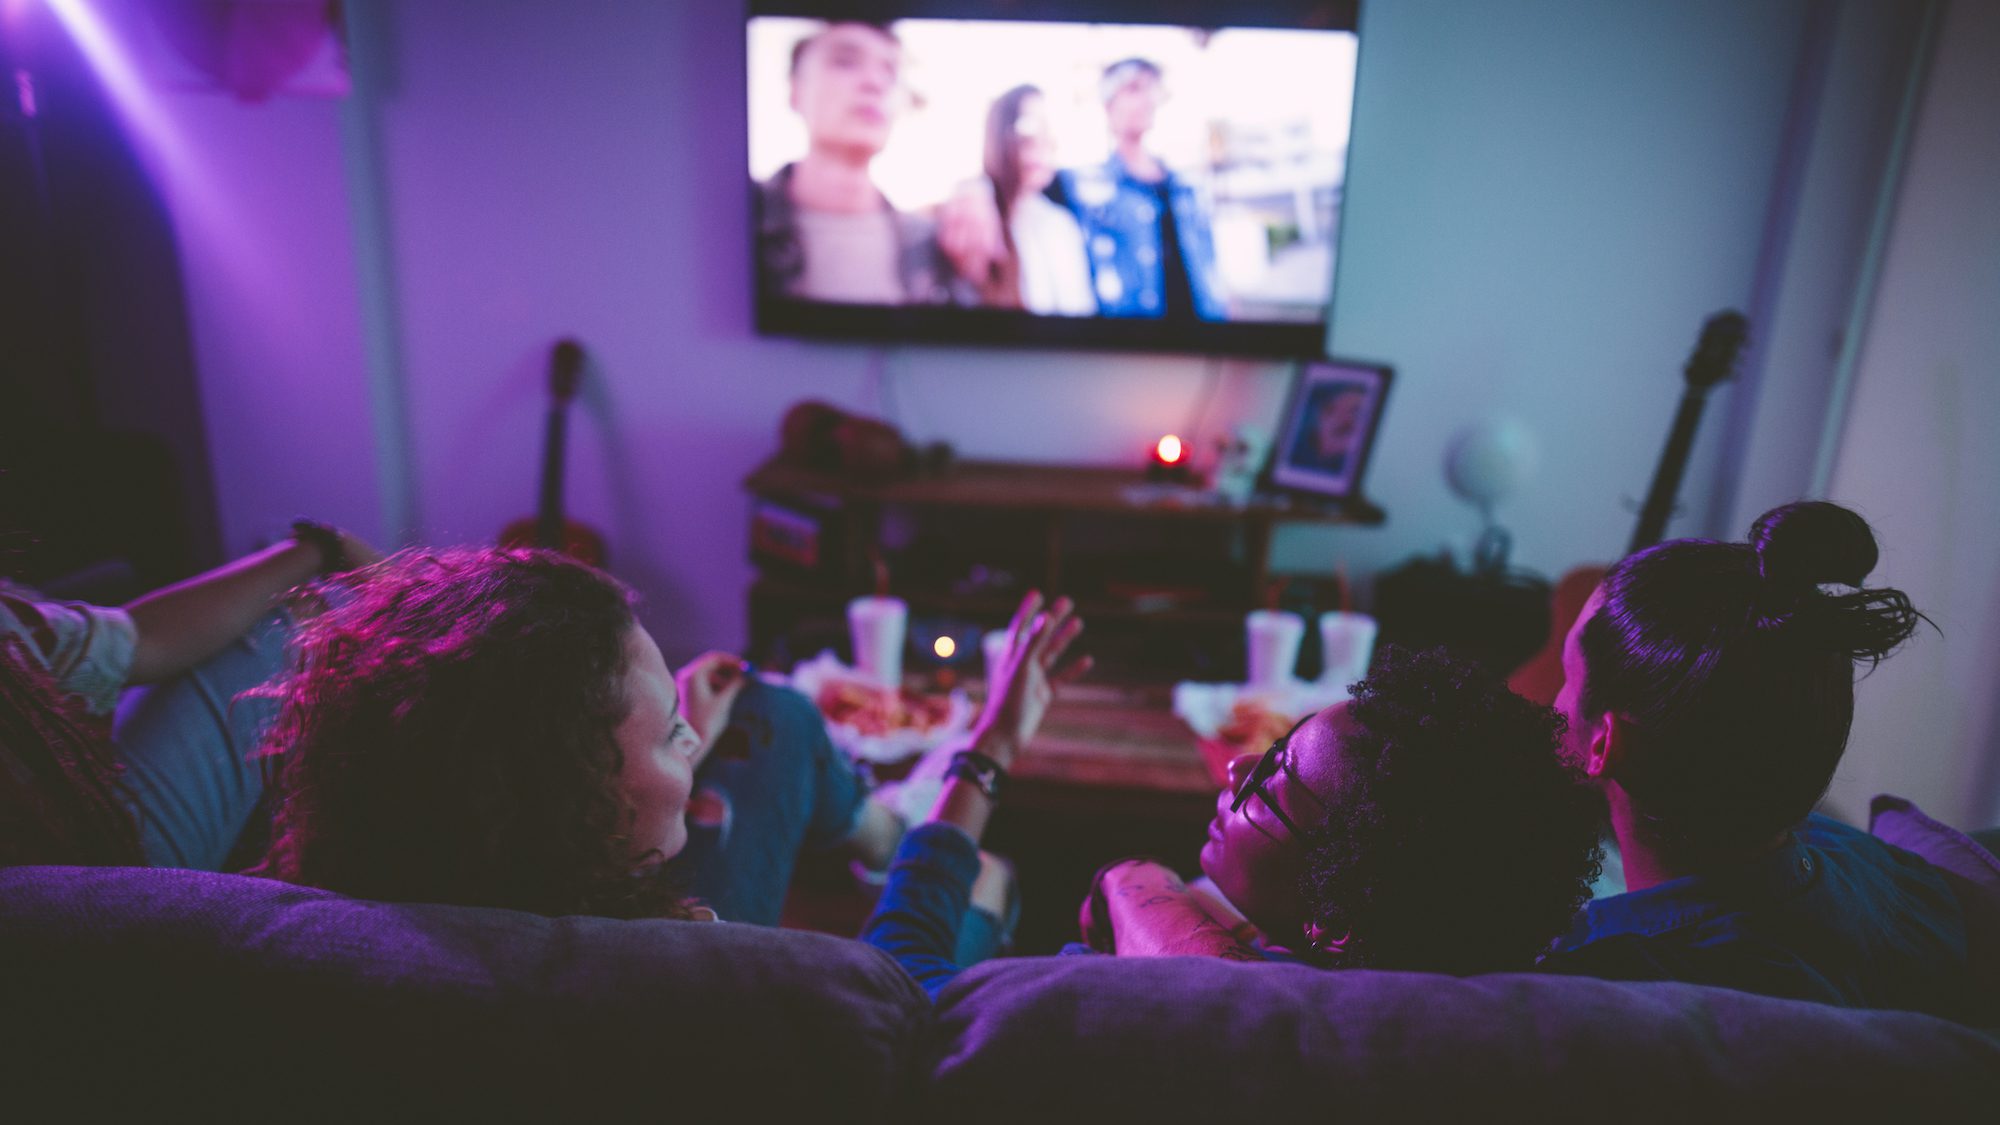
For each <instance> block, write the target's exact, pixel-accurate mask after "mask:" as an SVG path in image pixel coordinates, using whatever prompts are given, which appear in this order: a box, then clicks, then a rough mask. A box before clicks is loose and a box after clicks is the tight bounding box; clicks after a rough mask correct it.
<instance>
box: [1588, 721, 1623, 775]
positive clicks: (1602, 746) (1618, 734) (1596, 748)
mask: <svg viewBox="0 0 2000 1125" xmlns="http://www.w3.org/2000/svg"><path fill="white" fill-rule="evenodd" d="M1631 740H1632V724H1631V723H1630V722H1628V721H1627V720H1626V718H1625V716H1623V715H1620V714H1619V713H1618V712H1616V711H1606V712H1605V713H1604V714H1602V715H1599V716H1598V717H1597V718H1596V719H1595V720H1593V721H1592V722H1591V724H1590V738H1589V740H1588V742H1587V743H1586V745H1585V746H1584V751H1583V772H1584V773H1586V774H1588V775H1590V776H1591V777H1596V778H1615V777H1617V776H1618V772H1619V769H1620V767H1622V766H1623V765H1624V764H1625V750H1626V747H1627V746H1628V745H1629V744H1630V742H1631Z"/></svg>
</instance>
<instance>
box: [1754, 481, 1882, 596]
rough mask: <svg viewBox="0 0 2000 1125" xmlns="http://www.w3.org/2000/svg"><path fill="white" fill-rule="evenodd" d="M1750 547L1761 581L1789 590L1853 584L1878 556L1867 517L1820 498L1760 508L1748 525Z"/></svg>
mask: <svg viewBox="0 0 2000 1125" xmlns="http://www.w3.org/2000/svg"><path fill="white" fill-rule="evenodd" d="M1750 546H1751V548H1752V549H1753V550H1754V551H1756V553H1757V572H1758V574H1760V575H1761V576H1762V577H1763V579H1764V581H1766V582H1770V583H1773V584H1775V585H1780V586H1785V587H1790V588H1793V589H1805V588H1811V587H1816V586H1819V585H1821V584H1822V583H1828V582H1833V583H1839V584H1840V585H1843V586H1859V585H1861V582H1862V580H1863V579H1865V578H1867V577H1868V572H1869V571H1871V570H1874V569H1875V562H1876V560H1877V559H1878V558H1879V557H1880V556H1879V553H1878V552H1877V551H1876V549H1875V533H1874V532H1873V531H1871V530H1869V527H1868V521H1867V520H1864V519H1862V518H1861V517H1860V516H1858V515H1856V514H1854V513H1853V512H1851V511H1848V510H1847V509H1846V508H1843V507H1841V506H1840V505H1838V504H1829V503H1827V502H1825V501H1823V500H1802V501H1799V502H1798V503H1796V504H1786V505H1784V506H1783V507H1779V508H1773V509H1771V510H1770V511H1768V512H1765V513H1764V514H1763V515H1762V516H1761V517H1759V518H1758V520H1757V523H1756V525H1755V526H1753V527H1752V528H1751V529H1750Z"/></svg>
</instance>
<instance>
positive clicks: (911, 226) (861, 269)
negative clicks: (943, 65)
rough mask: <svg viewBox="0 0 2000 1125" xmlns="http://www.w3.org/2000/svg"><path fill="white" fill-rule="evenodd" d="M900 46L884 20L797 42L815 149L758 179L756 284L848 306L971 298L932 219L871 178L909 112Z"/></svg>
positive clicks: (797, 73) (798, 80)
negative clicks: (908, 209)
mask: <svg viewBox="0 0 2000 1125" xmlns="http://www.w3.org/2000/svg"><path fill="white" fill-rule="evenodd" d="M902 65H903V48H902V45H901V44H900V43H899V42H898V41H897V39H896V36H895V33H894V32H893V31H891V30H890V29H889V27H888V26H887V25H885V24H874V23H832V24H828V25H826V26H825V27H823V28H821V29H819V30H818V31H816V32H814V33H813V34H811V35H809V36H807V37H806V38H804V39H801V40H800V41H799V42H798V44H797V45H796V46H794V47H793V48H792V62H791V105H792V109H793V110H795V111H796V112H797V113H798V115H799V117H800V118H801V119H802V120H803V121H804V122H805V127H806V137H807V140H806V152H805V155H804V156H802V157H801V158H799V159H798V160H796V161H794V162H792V163H790V164H787V165H785V166H784V167H783V168H780V169H778V171H777V173H776V174H775V175H773V176H772V177H771V178H770V179H769V180H766V181H765V182H763V183H762V184H758V185H756V186H755V188H754V190H753V192H752V202H753V206H754V207H755V209H756V216H757V218H756V222H757V278H758V291H759V293H760V294H762V295H764V296H766V297H788V298H796V299H804V300H809V301H826V302H832V303H837V304H849V305H910V304H942V303H950V302H953V301H956V300H961V299H962V300H964V301H967V302H969V301H971V300H973V299H974V297H973V295H972V294H971V293H970V287H969V286H967V285H965V283H963V282H961V281H959V280H958V278H957V277H956V275H955V274H954V273H953V272H952V269H951V267H950V264H949V263H948V262H947V261H946V260H945V259H944V258H943V257H942V256H941V255H940V253H939V251H938V246H937V236H936V232H935V227H934V225H933V223H932V222H931V221H930V220H929V219H927V218H925V217H923V216H920V215H912V214H908V213H905V212H902V211H898V210H896V208H894V207H893V206H891V205H890V203H889V200H888V199H887V197H885V196H884V195H883V194H882V191H881V189H880V188H877V187H876V186H875V181H874V180H873V179H872V178H871V177H870V175H869V165H870V164H871V163H872V162H873V161H874V159H875V157H876V156H878V155H880V153H881V152H882V150H883V149H884V148H885V147H887V145H888V143H889V135H890V132H891V131H892V130H893V129H894V128H895V124H896V117H897V114H898V113H899V111H900V110H901V109H902V106H903V101H904V96H905V92H904V88H903V82H902Z"/></svg>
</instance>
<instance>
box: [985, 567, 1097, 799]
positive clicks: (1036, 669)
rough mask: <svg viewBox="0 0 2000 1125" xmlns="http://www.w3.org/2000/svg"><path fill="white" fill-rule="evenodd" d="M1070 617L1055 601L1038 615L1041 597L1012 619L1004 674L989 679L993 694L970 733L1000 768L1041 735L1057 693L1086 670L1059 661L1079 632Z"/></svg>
mask: <svg viewBox="0 0 2000 1125" xmlns="http://www.w3.org/2000/svg"><path fill="white" fill-rule="evenodd" d="M1075 614H1076V605H1075V603H1073V602H1071V601H1070V600H1069V599H1068V598H1057V599H1056V601H1055V604H1054V605H1052V606H1050V607H1049V608H1048V611H1047V612H1043V610H1042V595H1041V592H1040V591H1031V592H1029V594H1028V596H1027V597H1025V598H1023V599H1021V608H1020V609H1018V610H1017V611H1015V613H1014V621H1013V623H1012V624H1011V625H1009V626H1008V628H1007V636H1008V644H1007V656H1006V661H1005V663H1004V664H1003V665H1002V668H1003V671H1002V673H1001V674H1000V675H998V676H994V677H992V678H991V679H990V681H989V682H991V683H992V684H993V689H992V693H991V694H990V695H988V696H987V699H986V709H985V710H984V711H983V712H981V714H980V716H979V722H978V725H977V726H976V727H975V728H974V731H975V734H974V739H975V741H974V746H975V747H976V748H977V749H978V750H979V752H980V753H982V754H985V755H986V756H987V757H989V758H992V759H993V760H994V761H996V762H999V763H1000V764H1001V765H1002V766H1003V767H1004V766H1006V765H1008V764H1009V763H1011V762H1012V761H1013V759H1014V755H1015V753H1017V752H1018V751H1019V750H1020V749H1021V747H1023V746H1025V745H1027V744H1028V742H1029V740H1030V739H1032V738H1034V736H1035V732H1036V731H1037V730H1039V729H1041V725H1042V719H1043V718H1044V717H1046V716H1047V714H1048V710H1049V704H1050V703H1052V702H1054V700H1055V696H1056V691H1057V690H1058V689H1059V688H1061V687H1062V686H1063V685H1064V684H1067V683H1070V682H1072V681H1073V680H1075V679H1076V678H1077V677H1078V676H1081V675H1083V674H1084V673H1085V672H1087V671H1089V670H1090V657H1088V656H1081V655H1079V656H1075V657H1071V658H1069V659H1067V660H1066V659H1064V654H1065V653H1067V652H1068V651H1069V647H1070V644H1071V642H1073V641H1075V640H1076V638H1077V634H1079V633H1081V632H1083V622H1082V621H1081V620H1080V619H1078V618H1077V617H1076V616H1075Z"/></svg>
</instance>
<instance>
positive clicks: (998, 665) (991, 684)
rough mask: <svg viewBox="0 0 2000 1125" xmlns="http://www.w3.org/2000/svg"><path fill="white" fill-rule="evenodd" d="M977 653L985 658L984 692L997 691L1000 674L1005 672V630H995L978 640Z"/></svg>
mask: <svg viewBox="0 0 2000 1125" xmlns="http://www.w3.org/2000/svg"><path fill="white" fill-rule="evenodd" d="M979 652H980V655H982V656H984V657H985V658H986V690H987V691H988V692H994V691H997V690H998V689H999V687H1000V674H1001V673H1003V672H1005V671H1006V670H1007V630H1005V629H995V630H993V631H992V632H990V633H988V634H986V635H985V636H983V637H981V638H979Z"/></svg>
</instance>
